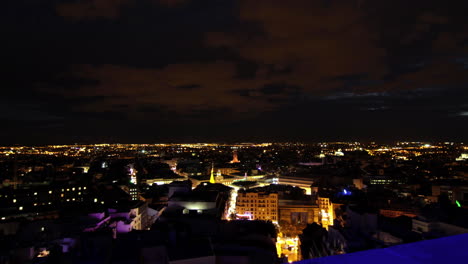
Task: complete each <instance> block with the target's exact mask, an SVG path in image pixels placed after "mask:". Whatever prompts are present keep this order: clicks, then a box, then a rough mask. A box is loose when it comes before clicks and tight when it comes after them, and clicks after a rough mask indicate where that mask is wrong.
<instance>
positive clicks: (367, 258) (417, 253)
mask: <svg viewBox="0 0 468 264" xmlns="http://www.w3.org/2000/svg"><path fill="white" fill-rule="evenodd" d="M466 261H468V234H463V235H457V236H450V237H444V238H439V239H432V240H425V241H420V242H415V243H409V244H404V245H398V246H394V247H388V248H383V249H374V250H367V251H361V252H356V253H350V254H344V255H337V256H331V257H324V258H316V259H308V260H302V261H298V262H294V263H296V264H318V263H320V264H348V263H378V264H387V263H388V264H404V263H416V264H419V263H420V264H428V263H466Z"/></svg>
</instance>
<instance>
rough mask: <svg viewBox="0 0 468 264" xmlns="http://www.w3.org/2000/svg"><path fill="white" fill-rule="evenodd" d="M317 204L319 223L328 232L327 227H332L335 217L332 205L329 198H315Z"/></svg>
mask: <svg viewBox="0 0 468 264" xmlns="http://www.w3.org/2000/svg"><path fill="white" fill-rule="evenodd" d="M317 204H318V206H319V222H320V223H321V224H322V226H323V227H324V228H325V229H327V230H328V226H333V220H334V217H335V212H334V209H333V203H332V202H331V201H330V198H325V197H317Z"/></svg>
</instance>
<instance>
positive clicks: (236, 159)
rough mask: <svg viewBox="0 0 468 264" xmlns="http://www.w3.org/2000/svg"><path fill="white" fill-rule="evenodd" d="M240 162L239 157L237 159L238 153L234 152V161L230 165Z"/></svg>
mask: <svg viewBox="0 0 468 264" xmlns="http://www.w3.org/2000/svg"><path fill="white" fill-rule="evenodd" d="M239 162H240V161H239V159H238V157H237V151H234V152H233V153H232V160H231V161H230V163H239Z"/></svg>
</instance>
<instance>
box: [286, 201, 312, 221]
mask: <svg viewBox="0 0 468 264" xmlns="http://www.w3.org/2000/svg"><path fill="white" fill-rule="evenodd" d="M318 216H319V207H318V206H317V205H315V204H313V202H312V201H311V200H282V199H280V200H279V221H280V223H282V222H287V223H289V224H292V225H298V224H312V223H313V222H318Z"/></svg>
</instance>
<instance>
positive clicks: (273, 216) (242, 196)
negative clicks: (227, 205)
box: [236, 191, 279, 223]
mask: <svg viewBox="0 0 468 264" xmlns="http://www.w3.org/2000/svg"><path fill="white" fill-rule="evenodd" d="M236 213H237V216H238V217H240V218H242V217H246V216H247V217H248V218H249V219H251V220H271V221H272V222H275V223H277V222H278V220H279V217H278V194H277V193H267V192H249V191H239V192H238V193H237V200H236Z"/></svg>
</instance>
